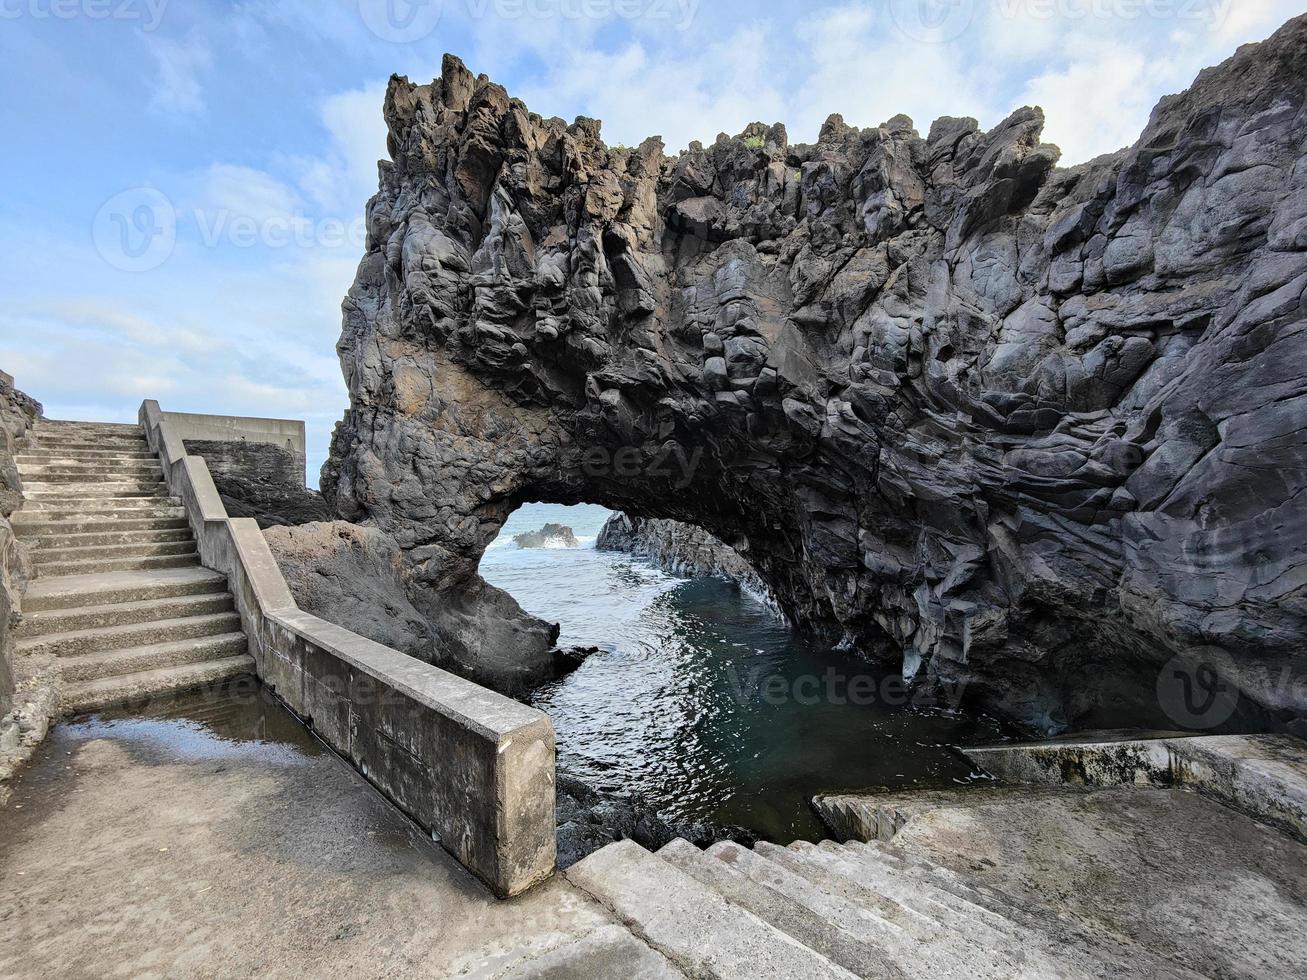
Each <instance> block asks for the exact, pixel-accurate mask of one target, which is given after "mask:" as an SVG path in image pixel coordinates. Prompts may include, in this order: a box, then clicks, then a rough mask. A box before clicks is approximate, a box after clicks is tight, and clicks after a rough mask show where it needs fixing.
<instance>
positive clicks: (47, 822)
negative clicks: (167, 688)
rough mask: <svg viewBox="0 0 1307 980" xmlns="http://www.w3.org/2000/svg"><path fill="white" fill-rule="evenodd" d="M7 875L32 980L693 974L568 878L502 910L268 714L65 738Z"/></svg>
mask: <svg viewBox="0 0 1307 980" xmlns="http://www.w3.org/2000/svg"><path fill="white" fill-rule="evenodd" d="M0 881H3V882H4V885H5V887H4V899H3V902H0V976H4V977H12V978H15V980H20V978H21V980H27V978H31V980H38V978H46V977H66V978H70V980H72V978H77V980H81V978H101V977H106V976H160V977H162V976H167V977H214V976H222V977H324V976H350V977H424V978H425V977H452V976H468V977H476V978H491V977H495V978H501V977H527V976H533V977H544V976H550V977H558V978H562V977H574V978H580V977H624V978H632V980H635V978H645V977H670V976H676V975H678V974H676V973H675V971H672V970H671V969H670V968H668V967H667V966H666V964H665V962H664V961H662V960H661V958H660V957H658V956H657V955H656V954H654V953H652V952H651V951H650V950H649V949H648V948H647V947H645V946H644V945H643V944H641V943H639V942H638V941H636V940H635V939H633V938H632V937H631V936H630V934H629V933H628V932H627V931H626V930H625V929H623V928H621V927H620V926H619V925H618V924H617V923H616V922H614V921H613V919H612V918H611V916H609V915H607V914H606V913H605V912H604V911H603V910H602V909H600V908H599V906H597V905H596V904H595V903H593V902H592V901H590V900H589V899H588V898H587V897H586V896H585V895H583V894H582V893H580V892H578V891H577V890H576V889H575V888H572V887H571V886H569V885H568V884H567V883H566V882H565V881H564V880H562V879H555V880H553V881H550V882H548V883H546V884H545V885H543V886H541V887H540V888H538V889H536V890H534V891H533V892H532V893H531V894H530V895H527V896H524V897H522V898H518V899H514V900H511V901H506V902H505V901H499V900H496V899H495V897H494V896H493V895H492V894H491V893H490V892H489V891H488V890H487V889H486V888H485V887H484V886H482V885H481V884H480V883H479V882H478V881H477V880H476V879H475V878H474V877H472V875H470V874H469V873H468V872H467V871H466V870H464V869H463V868H461V867H460V866H459V865H458V864H457V862H455V861H454V860H453V858H451V857H450V856H449V855H448V854H446V853H445V852H443V851H442V850H441V849H440V848H438V847H435V846H433V845H432V844H431V843H430V842H429V841H428V840H426V839H425V838H424V836H423V835H422V834H421V833H420V832H419V831H418V830H416V828H414V827H413V825H412V824H410V823H408V822H407V821H405V820H404V819H403V818H402V817H401V816H399V814H398V813H397V812H396V811H395V810H394V808H393V807H392V806H390V805H389V804H388V803H386V802H385V801H383V800H381V799H380V798H379V797H378V796H377V795H376V794H375V792H374V791H373V790H371V789H370V788H369V787H368V786H367V784H366V783H364V781H363V780H362V779H360V778H359V777H358V775H357V774H355V773H354V772H352V771H351V770H350V769H349V768H348V767H347V766H345V765H344V764H343V763H341V762H340V760H338V759H337V758H336V757H335V756H333V755H332V754H330V753H328V752H325V751H324V750H323V749H322V748H321V746H320V745H319V743H317V742H316V741H314V740H312V739H311V738H307V737H306V734H305V732H304V731H303V729H302V727H301V726H300V725H299V724H298V722H295V721H294V720H293V719H292V718H291V717H290V716H289V715H288V714H287V713H286V712H284V711H282V710H281V709H280V708H279V707H277V706H275V705H272V706H270V705H268V704H264V703H254V704H246V705H244V706H241V705H236V704H233V703H231V702H230V701H225V700H218V701H201V700H196V701H191V702H188V703H186V704H182V705H179V706H178V708H177V709H176V710H175V712H174V713H173V715H172V717H171V718H151V719H126V720H117V721H112V722H109V723H101V722H99V721H84V722H80V723H77V724H72V725H61V726H59V727H58V728H56V729H55V730H54V732H53V733H52V735H51V738H50V740H49V741H48V742H47V744H46V746H45V747H44V748H43V749H42V750H41V753H40V755H39V757H38V758H37V760H36V762H35V763H34V764H33V765H32V766H31V767H30V768H29V769H27V770H26V771H24V772H23V774H22V775H21V777H20V778H19V780H18V782H17V789H16V795H15V798H14V800H13V805H11V806H10V807H8V808H7V809H0Z"/></svg>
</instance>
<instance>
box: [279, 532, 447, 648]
mask: <svg viewBox="0 0 1307 980" xmlns="http://www.w3.org/2000/svg"><path fill="white" fill-rule="evenodd" d="M263 537H264V539H265V540H266V541H267V542H268V547H269V549H271V551H272V554H273V557H274V558H276V559H277V566H278V568H280V569H281V573H282V575H283V576H285V579H286V584H287V585H288V586H289V587H290V591H291V594H292V595H293V596H294V597H295V603H296V604H297V605H298V606H299V607H300V608H301V609H303V610H305V611H307V612H311V613H313V614H314V615H315V616H320V617H322V618H323V619H325V620H327V621H328V622H332V623H336V624H338V625H340V626H345V627H346V628H348V629H351V630H353V631H354V632H355V633H358V634H359V635H361V636H366V637H367V638H368V639H369V640H375V641H376V642H377V643H381V644H384V645H385V646H388V647H391V648H393V649H395V650H399V651H400V652H401V653H407V654H408V655H409V656H410V657H417V658H418V659H419V660H424V661H426V662H427V663H433V662H435V661H438V660H440V659H441V656H440V650H439V647H438V644H437V640H436V637H435V634H434V632H433V630H432V628H431V625H430V624H429V623H428V622H427V621H426V619H425V618H424V617H423V616H422V614H421V613H419V612H418V611H417V610H416V609H415V608H414V607H413V605H412V603H410V602H409V600H408V583H407V579H408V568H407V565H406V564H405V562H404V557H403V555H402V554H401V553H400V550H399V547H398V546H397V545H396V544H395V542H394V541H392V540H390V539H389V538H387V537H386V536H385V535H384V534H382V533H381V532H380V531H378V530H377V529H376V528H372V527H360V526H359V525H357V524H346V523H345V522H344V521H330V522H326V521H324V522H319V523H312V524H304V525H301V526H297V527H291V526H278V527H272V528H268V529H267V530H265V531H264V533H263Z"/></svg>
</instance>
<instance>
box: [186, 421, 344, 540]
mask: <svg viewBox="0 0 1307 980" xmlns="http://www.w3.org/2000/svg"><path fill="white" fill-rule="evenodd" d="M185 442H186V451H187V452H189V453H193V454H195V455H196V456H203V457H204V461H205V462H206V463H207V464H208V466H209V472H210V473H211V475H212V476H213V483H214V486H216V487H217V488H218V493H219V494H220V495H221V496H222V502H223V505H224V506H225V507H226V508H227V513H228V514H230V515H231V516H232V517H252V518H254V519H255V520H256V521H258V522H259V527H280V526H285V525H291V526H294V525H299V524H308V523H311V522H313V521H329V520H331V519H332V518H333V517H334V516H335V515H334V514H333V513H332V511H331V508H330V507H328V506H327V502H326V501H325V500H324V499H323V498H322V494H320V493H318V492H317V491H316V490H309V489H307V488H306V487H305V486H304V457H303V454H296V453H293V452H291V451H290V450H288V449H285V448H284V447H282V446H277V445H271V444H268V443H260V442H244V441H240V442H218V441H215V440H205V439H187V440H185Z"/></svg>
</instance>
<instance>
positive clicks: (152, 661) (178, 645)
mask: <svg viewBox="0 0 1307 980" xmlns="http://www.w3.org/2000/svg"><path fill="white" fill-rule="evenodd" d="M245 653H246V644H245V634H244V633H239V632H236V633H217V634H214V635H212V636H203V637H194V638H190V639H183V640H173V641H170V642H166V643H165V642H160V643H150V644H146V645H144V646H138V647H128V648H126V649H123V650H104V651H99V652H95V653H86V654H82V655H80V656H76V657H68V658H62V657H61V658H60V661H59V673H60V676H61V677H63V679H64V681H65V682H66V683H78V682H83V681H98V680H102V679H104V678H109V677H122V676H124V675H126V674H139V673H142V672H144V671H149V670H160V669H163V668H168V667H186V666H189V665H191V664H202V663H210V662H213V661H215V660H226V659H229V658H231V657H239V656H242V655H244V654H245Z"/></svg>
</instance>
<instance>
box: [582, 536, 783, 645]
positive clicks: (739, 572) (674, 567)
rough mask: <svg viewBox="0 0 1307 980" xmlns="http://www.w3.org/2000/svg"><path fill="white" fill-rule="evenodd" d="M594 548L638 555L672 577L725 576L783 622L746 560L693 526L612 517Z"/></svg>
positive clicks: (762, 583)
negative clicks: (669, 573)
mask: <svg viewBox="0 0 1307 980" xmlns="http://www.w3.org/2000/svg"><path fill="white" fill-rule="evenodd" d="M595 548H596V549H597V550H599V551H621V552H625V553H627V554H632V555H639V556H640V557H641V558H646V559H648V560H649V561H650V562H651V563H652V564H654V565H655V566H657V567H658V568H661V569H663V570H664V571H667V572H671V573H672V574H673V575H684V576H687V577H689V578H700V577H703V576H710V575H712V576H717V577H718V578H724V579H726V580H727V581H729V582H733V583H735V584H736V585H737V586H739V587H740V588H741V589H743V590H744V591H746V592H748V593H749V594H750V595H752V596H753V597H754V598H755V599H757V600H758V601H759V602H761V603H763V604H764V605H766V606H767V607H768V608H769V609H771V610H772V611H773V612H774V613H775V614H776V615H777V616H779V617H781V618H782V619H783V618H784V616H785V614H784V612H783V611H782V610H781V607H780V603H778V602H777V601H776V597H775V596H773V595H772V594H771V590H770V589H768V588H767V585H766V583H765V582H763V580H762V579H761V578H760V577H759V575H758V573H757V572H756V571H754V569H753V566H752V565H750V564H749V562H748V560H747V559H745V558H744V557H743V556H742V555H741V554H740V553H739V552H738V551H736V550H735V549H734V548H732V547H731V546H730V545H728V544H725V543H724V542H722V541H719V540H718V539H717V538H715V537H713V536H712V535H711V534H709V533H708V532H707V531H705V530H703V529H702V528H697V527H695V526H694V525H692V524H683V523H681V522H680V521H672V520H661V519H658V518H648V517H632V516H631V515H630V514H614V515H613V516H612V517H610V518H608V520H607V521H606V522H605V523H604V526H603V528H602V529H601V530H600V532H599V536H598V538H596V539H595Z"/></svg>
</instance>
